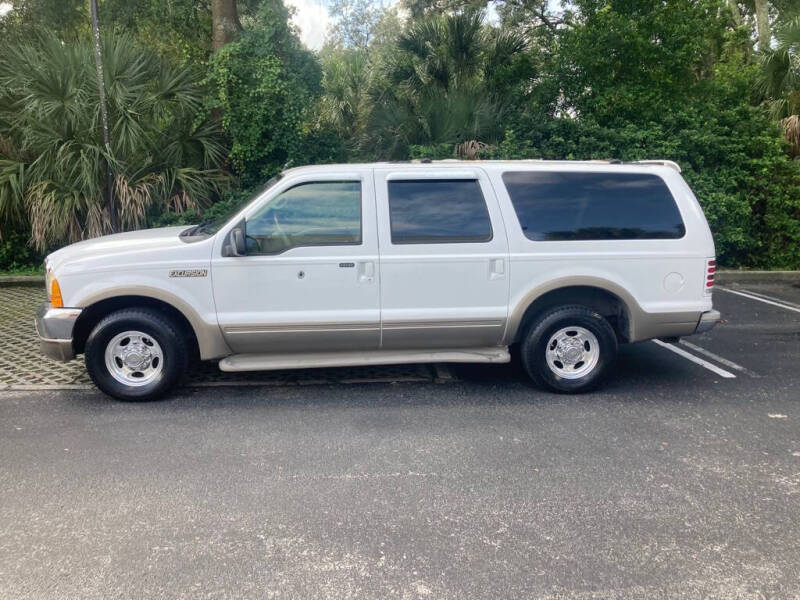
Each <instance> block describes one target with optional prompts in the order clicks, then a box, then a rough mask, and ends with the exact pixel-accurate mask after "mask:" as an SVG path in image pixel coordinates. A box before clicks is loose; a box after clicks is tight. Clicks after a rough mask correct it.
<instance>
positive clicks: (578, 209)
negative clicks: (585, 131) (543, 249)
mask: <svg viewBox="0 0 800 600" xmlns="http://www.w3.org/2000/svg"><path fill="white" fill-rule="evenodd" d="M503 182H504V183H505V184H506V189H507V190H508V194H509V196H511V202H512V203H513V204H514V210H515V211H516V212H517V218H518V219H519V223H520V225H521V226H522V230H523V231H524V232H525V235H526V236H527V237H528V238H529V239H531V240H633V239H667V238H680V237H683V234H684V233H685V231H686V229H685V227H684V225H683V220H682V219H681V215H680V213H679V212H678V207H677V206H676V205H675V200H674V198H673V197H672V194H670V192H669V189H668V188H667V186H666V184H665V183H664V181H663V180H662V179H661V178H660V177H658V176H656V175H647V174H636V173H574V172H560V173H554V172H549V173H547V172H531V171H528V172H508V173H504V174H503Z"/></svg>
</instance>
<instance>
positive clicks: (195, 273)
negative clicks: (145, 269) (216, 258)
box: [169, 269, 208, 277]
mask: <svg viewBox="0 0 800 600" xmlns="http://www.w3.org/2000/svg"><path fill="white" fill-rule="evenodd" d="M206 275H208V269H172V270H171V271H170V272H169V276H170V277H205V276H206Z"/></svg>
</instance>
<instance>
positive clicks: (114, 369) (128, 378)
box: [105, 331, 164, 387]
mask: <svg viewBox="0 0 800 600" xmlns="http://www.w3.org/2000/svg"><path fill="white" fill-rule="evenodd" d="M105 360H106V368H107V369H108V372H109V373H110V374H111V376H112V377H113V378H114V379H116V380H117V381H119V382H120V383H121V384H123V385H130V386H134V387H138V386H142V385H147V384H148V383H150V382H151V381H153V380H154V379H157V378H158V377H159V376H160V375H161V372H162V371H163V369H164V353H163V352H162V350H161V346H160V345H159V344H158V342H157V341H156V340H155V339H154V338H152V337H151V336H150V335H148V334H146V333H142V332H141V331H125V332H123V333H120V334H118V335H115V336H114V337H113V338H112V339H111V341H109V342H108V345H107V346H106V352H105Z"/></svg>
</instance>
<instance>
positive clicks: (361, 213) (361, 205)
mask: <svg viewBox="0 0 800 600" xmlns="http://www.w3.org/2000/svg"><path fill="white" fill-rule="evenodd" d="M325 183H357V184H358V241H357V242H335V243H327V242H320V243H315V244H298V245H297V246H290V247H288V248H284V249H283V250H280V251H278V252H258V253H250V252H248V253H247V254H246V255H245V256H280V255H281V254H285V253H286V252H289V250H293V249H295V248H336V247H339V246H363V245H364V182H363V181H362V180H361V179H320V180H308V181H299V182H297V183H295V184H292V185H290V186H288V187H286V188H285V189H283V190H281V191H280V192H278V193H277V194H275V196H273V197H272V198H270V199H269V201H268V202H266V203H265V204H263V205H262V206H261V207H259V209H258V210H255V211H253V213H252V215H250V216H249V217H245V235H247V221H248V220H249V219H250V218H251V217H254V216H256V215H257V214H258V213H259V212H260V211H261V210H262V209H263V210H269V206H270V204H272V203H273V202H274V201H275V200H277V199H278V198H280V197H281V196H282V195H283V194H285V193H286V192H290V191H291V190H293V189H295V188H298V187H302V186H306V185H319V184H325ZM248 237H253V236H249V235H248Z"/></svg>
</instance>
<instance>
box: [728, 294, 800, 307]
mask: <svg viewBox="0 0 800 600" xmlns="http://www.w3.org/2000/svg"><path fill="white" fill-rule="evenodd" d="M740 291H743V292H745V293H746V294H750V295H751V296H758V297H759V298H764V299H765V300H772V301H773V302H777V303H778V304H785V305H786V306H791V307H792V308H800V304H797V303H796V302H789V301H788V300H784V299H782V298H776V297H775V296H769V295H767V294H762V293H761V292H754V291H753V290H740Z"/></svg>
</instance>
